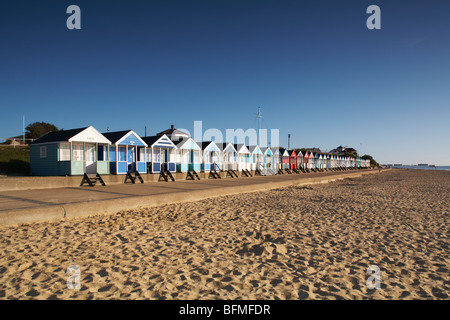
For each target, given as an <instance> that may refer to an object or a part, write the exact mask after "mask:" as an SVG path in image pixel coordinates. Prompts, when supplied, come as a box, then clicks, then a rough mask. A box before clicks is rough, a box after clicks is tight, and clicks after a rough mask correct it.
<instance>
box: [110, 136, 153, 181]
mask: <svg viewBox="0 0 450 320" xmlns="http://www.w3.org/2000/svg"><path fill="white" fill-rule="evenodd" d="M103 135H104V136H105V137H106V138H107V139H109V140H110V141H111V144H112V145H111V147H110V149H109V164H110V172H111V173H112V174H125V173H127V172H131V173H134V172H136V171H137V172H139V173H146V172H147V168H146V161H145V147H147V143H145V142H144V141H143V140H142V139H141V138H140V137H139V136H138V135H137V134H136V133H135V132H134V131H133V130H125V131H115V132H106V133H103ZM140 147H141V148H140ZM142 147H144V148H142Z"/></svg>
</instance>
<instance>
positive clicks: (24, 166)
mask: <svg viewBox="0 0 450 320" xmlns="http://www.w3.org/2000/svg"><path fill="white" fill-rule="evenodd" d="M29 172H30V148H29V147H28V146H26V147H18V146H16V147H15V148H14V147H10V146H0V174H5V175H16V174H18V175H28V174H29Z"/></svg>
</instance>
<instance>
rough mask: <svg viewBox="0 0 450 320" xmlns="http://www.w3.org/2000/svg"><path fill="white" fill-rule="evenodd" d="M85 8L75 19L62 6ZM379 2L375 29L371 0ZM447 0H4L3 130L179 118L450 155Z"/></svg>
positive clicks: (403, 154)
mask: <svg viewBox="0 0 450 320" xmlns="http://www.w3.org/2000/svg"><path fill="white" fill-rule="evenodd" d="M71 4H75V5H78V6H79V7H80V8H81V27H82V29H81V30H68V29H67V28H66V20H67V18H68V17H69V14H67V13H66V9H67V7H68V6H69V5H71ZM371 4H376V5H378V6H380V8H381V30H368V29H367V27H366V20H367V18H368V17H369V15H368V14H366V9H367V7H368V6H369V5H371ZM449 16H450V1H425V0H423V1H364V0H352V1H313V0H309V1H299V0H295V1H294V0H292V1H283V0H277V1H263V0H255V1H249V0H231V1H230V0H226V1H222V0H214V1H211V0H208V1H197V0H184V1H170V0H164V1H163V0H160V1H112V0H108V1H98V0H96V1H79V0H73V1H72V0H71V1H62V0H59V1H33V2H31V1H18V0H3V1H1V2H0V108H1V120H0V137H2V138H6V137H10V136H15V135H19V134H21V130H22V115H25V121H26V124H29V123H31V122H35V121H45V122H50V123H53V124H55V125H56V126H57V127H59V128H64V129H71V128H78V127H82V126H89V125H93V126H94V127H95V128H97V129H98V130H99V131H101V132H104V131H106V128H107V127H108V126H109V128H110V129H111V130H113V131H115V130H125V129H133V130H135V131H136V132H137V133H139V134H142V135H143V134H144V127H145V126H147V134H148V135H151V134H154V133H156V132H159V131H162V130H164V129H166V128H168V127H169V126H170V125H171V124H174V125H175V126H176V127H178V128H187V129H189V130H192V128H193V122H194V120H202V121H203V128H204V129H207V128H218V129H220V130H224V131H225V129H227V128H232V129H236V128H243V129H248V128H251V127H253V128H255V127H256V126H257V121H256V116H255V113H256V112H257V108H258V106H261V110H262V114H263V117H264V118H263V121H262V124H263V128H269V129H270V128H278V129H280V142H281V144H282V145H287V134H288V133H290V134H291V135H292V136H291V146H292V147H319V148H321V149H328V150H329V149H332V148H335V147H337V146H339V145H347V146H351V147H354V148H355V149H360V144H361V143H362V153H363V154H365V153H368V154H371V155H373V156H374V158H375V159H376V160H378V161H379V162H381V163H403V164H410V163H411V164H415V163H419V162H427V163H430V164H437V165H450V18H449Z"/></svg>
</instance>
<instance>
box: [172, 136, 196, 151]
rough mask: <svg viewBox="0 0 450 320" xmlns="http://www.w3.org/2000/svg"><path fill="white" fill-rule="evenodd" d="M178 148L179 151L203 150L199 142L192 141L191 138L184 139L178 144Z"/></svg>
mask: <svg viewBox="0 0 450 320" xmlns="http://www.w3.org/2000/svg"><path fill="white" fill-rule="evenodd" d="M176 146H177V148H178V149H185V150H201V148H200V146H199V145H198V144H197V142H195V141H194V139H192V138H191V137H188V138H184V139H182V140H181V141H180V142H178V143H177V144H176Z"/></svg>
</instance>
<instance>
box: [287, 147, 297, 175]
mask: <svg viewBox="0 0 450 320" xmlns="http://www.w3.org/2000/svg"><path fill="white" fill-rule="evenodd" d="M288 153H289V169H291V170H292V169H297V153H295V150H288Z"/></svg>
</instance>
